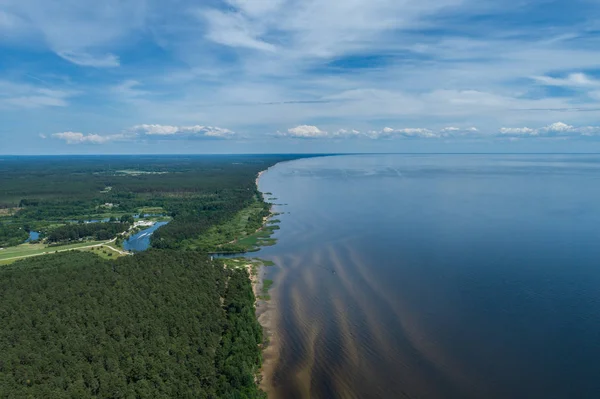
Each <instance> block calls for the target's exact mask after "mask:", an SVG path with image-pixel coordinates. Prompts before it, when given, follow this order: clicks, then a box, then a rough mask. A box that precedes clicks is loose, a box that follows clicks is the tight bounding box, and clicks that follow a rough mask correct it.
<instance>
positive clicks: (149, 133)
mask: <svg viewBox="0 0 600 399" xmlns="http://www.w3.org/2000/svg"><path fill="white" fill-rule="evenodd" d="M42 136H43V135H40V137H42ZM52 137H53V138H56V139H60V140H64V141H66V142H67V144H85V143H89V144H105V143H109V142H113V141H140V140H224V139H230V138H235V137H237V135H236V133H235V132H232V131H231V130H228V129H223V128H220V127H213V126H200V125H195V126H169V125H147V124H144V125H136V126H133V127H131V128H129V129H127V130H125V131H123V132H121V133H117V134H108V135H100V134H95V133H93V134H83V133H79V132H63V133H54V134H52ZM42 138H45V136H44V137H42Z"/></svg>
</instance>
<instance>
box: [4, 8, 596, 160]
mask: <svg viewBox="0 0 600 399" xmlns="http://www.w3.org/2000/svg"><path fill="white" fill-rule="evenodd" d="M599 16H600V2H599V1H597V0H511V1H510V2H508V1H497V0H203V1H193V0H103V1H97V0H57V1H47V0H0V154H119V153H124V154H135V153H198V154H201V153H301V152H319V153H323V152H338V153H339V152H600V50H599V49H600V18H599Z"/></svg>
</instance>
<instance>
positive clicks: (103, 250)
mask: <svg viewBox="0 0 600 399" xmlns="http://www.w3.org/2000/svg"><path fill="white" fill-rule="evenodd" d="M81 251H82V252H91V253H93V254H96V255H98V256H99V257H101V258H102V259H117V258H120V257H122V256H125V255H122V254H121V253H119V252H117V251H115V250H114V249H113V247H112V246H111V245H102V246H99V247H92V248H84V249H81Z"/></svg>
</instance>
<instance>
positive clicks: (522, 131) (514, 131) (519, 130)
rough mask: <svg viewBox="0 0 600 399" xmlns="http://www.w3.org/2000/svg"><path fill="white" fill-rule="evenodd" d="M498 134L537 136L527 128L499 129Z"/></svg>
mask: <svg viewBox="0 0 600 399" xmlns="http://www.w3.org/2000/svg"><path fill="white" fill-rule="evenodd" d="M500 133H501V134H506V135H522V136H526V135H529V136H537V134H538V131H537V130H535V129H531V128H528V127H503V128H500Z"/></svg>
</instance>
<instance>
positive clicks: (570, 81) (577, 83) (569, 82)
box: [533, 73, 600, 87]
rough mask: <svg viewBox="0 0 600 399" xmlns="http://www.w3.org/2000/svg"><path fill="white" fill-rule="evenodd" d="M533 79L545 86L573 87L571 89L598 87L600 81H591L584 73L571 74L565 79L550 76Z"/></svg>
mask: <svg viewBox="0 0 600 399" xmlns="http://www.w3.org/2000/svg"><path fill="white" fill-rule="evenodd" d="M533 79H534V80H535V81H537V82H538V83H541V84H543V85H546V86H566V87H569V86H573V87H598V86H600V81H599V80H595V79H592V78H590V77H588V76H587V75H585V74H584V73H571V74H569V75H568V76H567V77H565V78H553V77H550V76H534V77H533Z"/></svg>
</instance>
